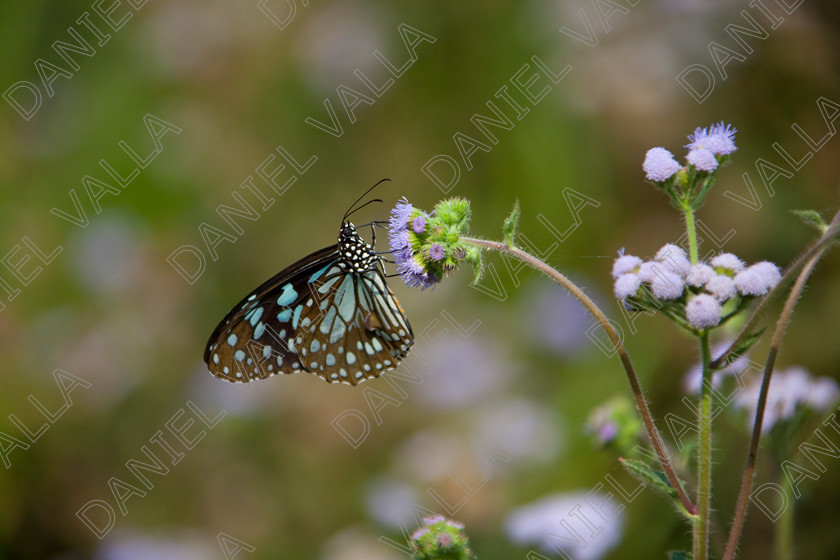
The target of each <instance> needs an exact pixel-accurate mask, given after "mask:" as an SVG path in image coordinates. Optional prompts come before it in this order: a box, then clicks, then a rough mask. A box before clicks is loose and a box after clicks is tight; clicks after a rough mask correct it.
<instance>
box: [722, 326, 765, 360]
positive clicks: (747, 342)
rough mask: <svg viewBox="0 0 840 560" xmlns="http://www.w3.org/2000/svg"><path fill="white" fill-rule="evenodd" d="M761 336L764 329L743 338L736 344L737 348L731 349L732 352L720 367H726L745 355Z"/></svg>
mask: <svg viewBox="0 0 840 560" xmlns="http://www.w3.org/2000/svg"><path fill="white" fill-rule="evenodd" d="M762 334H764V329H760V330H757V331H755V332H754V333H752V334H748V335H747V336H745V337H744V339H743V340H742V341H741V342H739V343H738V346H736V347H735V348H733V349H732V352H730V353H729V356H728V357H727V360H726V364H724V365H722V366H721V367H726V366H727V365H729V364H731V363H732V362H734V361H735V360H737V359H738V358H740V357H741V356H743V355H745V354H746V353H747V352H748V351H749V349H750V348H752V345H753V344H755V343H756V342H758V340H759V339H760V338H761V335H762Z"/></svg>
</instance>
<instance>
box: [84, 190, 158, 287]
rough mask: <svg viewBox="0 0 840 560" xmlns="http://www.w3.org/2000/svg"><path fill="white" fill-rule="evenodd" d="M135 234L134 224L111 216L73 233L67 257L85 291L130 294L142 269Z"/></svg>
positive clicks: (136, 228) (125, 219) (99, 219)
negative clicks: (70, 260) (68, 256)
mask: <svg viewBox="0 0 840 560" xmlns="http://www.w3.org/2000/svg"><path fill="white" fill-rule="evenodd" d="M104 200H105V201H108V200H109V199H108V198H105V199H104ZM105 201H103V202H102V204H103V205H104V204H106V202H105ZM137 230H138V227H137V226H136V224H135V220H133V219H131V218H127V217H125V216H113V215H112V216H107V217H100V218H95V219H92V220H91V222H90V224H89V225H88V227H86V228H85V229H83V230H74V232H73V236H72V237H71V239H70V243H69V248H68V253H69V254H70V255H71V259H72V263H73V269H74V272H75V273H76V275H77V277H78V278H79V282H80V283H81V284H82V286H83V287H84V288H85V289H86V290H88V291H89V292H90V293H92V294H95V295H122V294H128V293H129V292H132V291H133V288H134V287H135V286H136V282H137V279H138V277H139V276H140V274H139V273H140V270H141V269H142V266H143V258H142V255H141V249H140V247H139V241H138V238H139V237H141V235H139V234H138V231H137Z"/></svg>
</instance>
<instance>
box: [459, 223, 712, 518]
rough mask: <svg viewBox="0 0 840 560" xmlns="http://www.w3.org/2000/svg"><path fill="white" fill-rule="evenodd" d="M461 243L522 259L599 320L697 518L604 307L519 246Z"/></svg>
mask: <svg viewBox="0 0 840 560" xmlns="http://www.w3.org/2000/svg"><path fill="white" fill-rule="evenodd" d="M461 241H463V242H464V243H468V244H470V245H473V246H475V247H479V248H481V249H489V250H493V251H499V252H500V253H507V254H508V255H511V256H512V257H515V258H517V259H519V260H520V261H522V262H524V263H525V264H527V265H528V266H530V267H531V268H534V269H536V270H539V271H540V272H542V273H543V274H545V275H546V276H548V277H549V278H551V279H552V280H554V281H555V282H557V283H558V284H560V285H561V286H563V287H564V288H566V289H567V290H569V292H570V293H571V294H572V295H573V296H575V297H576V298H577V300H578V301H579V302H581V303H582V304H583V306H584V307H585V308H586V310H587V311H589V313H591V314H592V316H593V317H595V320H596V321H598V325H600V327H601V328H602V329H603V330H604V332H605V333H606V335H607V337H608V338H609V339H610V342H611V343H612V345H613V348H615V350H616V352H617V353H618V356H619V358H620V359H621V364H622V365H623V366H624V371H625V372H626V373H627V380H628V381H629V382H630V388H631V389H632V391H633V397H634V398H635V400H636V408H637V409H638V411H639V414H640V415H641V417H642V421H643V422H644V425H645V429H646V430H647V434H648V437H649V438H650V441H651V444H652V445H653V448H654V450H655V451H656V456H657V457H658V458H659V464H660V465H661V466H662V470H663V471H665V476H666V477H668V482H669V483H670V484H671V486H672V487H673V488H674V489H675V490H676V491H677V495H678V496H679V499H680V503H681V504H682V507H683V508H684V509H685V511H686V512H688V514H689V515H695V514H696V513H697V507H696V506H695V505H694V504H693V503H692V502H691V499H690V498H689V497H688V494H686V492H685V489H684V488H683V487H682V484H680V480H679V478H678V477H677V473H676V472H675V471H674V467H673V466H672V465H671V459H670V457H669V456H668V451H667V450H666V449H665V444H664V443H663V439H662V436H661V435H660V434H659V430H657V428H656V424H654V422H653V416H652V415H651V413H650V409H649V408H648V405H647V401H645V397H644V394H643V393H642V387H641V385H640V384H639V379H638V377H637V376H636V371H635V370H634V369H633V363H632V362H631V361H630V355H629V354H628V353H627V349H626V348H624V344H623V343H622V342H621V338H619V336H618V333H617V332H616V330H615V328H613V326H612V324H611V323H610V320H609V319H608V318H607V316H606V315H604V312H603V311H601V309H600V308H598V306H597V305H596V304H595V302H594V301H592V300H591V299H589V296H587V295H586V294H585V293H583V291H582V290H581V289H580V288H578V287H577V286H576V285H575V284H574V283H573V282H572V281H571V280H569V279H568V278H566V277H565V276H563V275H562V274H560V272H558V271H557V270H555V269H553V268H552V267H550V266H549V265H548V264H546V263H544V262H543V261H541V260H540V259H538V258H536V257H534V256H533V255H531V254H529V253H526V252H525V251H523V250H521V249H519V248H517V247H509V246H508V245H507V244H505V243H500V242H498V241H487V240H485V239H475V238H471V237H462V238H461Z"/></svg>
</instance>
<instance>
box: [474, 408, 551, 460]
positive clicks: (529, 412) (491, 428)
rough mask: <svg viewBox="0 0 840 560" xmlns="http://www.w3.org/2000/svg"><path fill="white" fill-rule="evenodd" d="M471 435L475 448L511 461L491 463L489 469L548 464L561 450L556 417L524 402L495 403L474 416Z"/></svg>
mask: <svg viewBox="0 0 840 560" xmlns="http://www.w3.org/2000/svg"><path fill="white" fill-rule="evenodd" d="M473 433H474V435H473V436H472V437H471V438H470V439H471V440H472V441H474V442H476V444H477V445H479V446H480V447H483V448H485V449H492V450H493V451H495V452H498V453H501V454H503V455H506V456H508V457H510V459H511V460H510V461H507V462H503V461H494V462H493V463H492V464H491V465H490V467H489V468H490V469H491V470H493V469H497V470H498V469H506V468H509V467H512V466H514V464H515V463H525V464H528V463H541V462H545V461H548V460H550V459H552V458H554V457H555V456H556V455H557V453H558V452H559V451H560V450H561V449H562V447H563V443H564V440H565V437H564V434H563V433H562V426H561V425H560V424H559V422H558V419H557V417H556V416H555V415H554V414H553V413H552V412H551V411H550V410H548V409H546V408H543V407H541V406H539V405H538V404H536V403H534V402H531V401H528V400H524V399H520V400H516V401H513V402H509V403H504V404H497V405H494V406H492V407H490V408H489V409H488V410H486V411H484V412H482V413H480V414H478V415H477V416H476V419H475V427H474V429H473ZM493 474H495V473H493Z"/></svg>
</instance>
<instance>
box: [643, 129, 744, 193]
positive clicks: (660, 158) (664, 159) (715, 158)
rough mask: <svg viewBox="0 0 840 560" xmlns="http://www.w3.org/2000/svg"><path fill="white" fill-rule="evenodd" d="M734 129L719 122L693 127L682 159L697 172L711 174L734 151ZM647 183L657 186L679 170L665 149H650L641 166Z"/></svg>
mask: <svg viewBox="0 0 840 560" xmlns="http://www.w3.org/2000/svg"><path fill="white" fill-rule="evenodd" d="M736 132H737V130H736V129H734V128H732V126H731V125H724V123H723V122H720V123H718V124H715V125H712V126H710V127H708V128H697V130H695V131H694V134H691V135H690V136H689V137H688V139H689V143H688V144H686V145H685V147H686V148H688V154H687V155H686V157H685V160H686V161H687V162H688V164H689V165H690V166H692V167H693V168H694V169H696V170H697V171H705V172H706V173H711V172H713V171H714V170H716V169H717V168H718V166H719V165H720V164H721V163H722V162H723V159H724V158H725V157H726V156H728V155H730V154H731V153H732V152H734V151H735V150H737V149H738V148H736V147H735V133H736ZM642 169H644V171H645V176H646V177H647V179H648V181H653V182H654V183H661V182H664V181H667V180H668V179H670V178H671V177H673V176H674V175H675V174H676V173H677V172H679V171H680V170H682V169H683V167H682V166H681V165H680V164H679V163H678V162H677V160H676V159H674V155H673V154H672V153H671V152H669V151H668V150H666V149H665V148H651V149H650V150H648V152H647V154H646V155H645V162H644V164H642Z"/></svg>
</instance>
